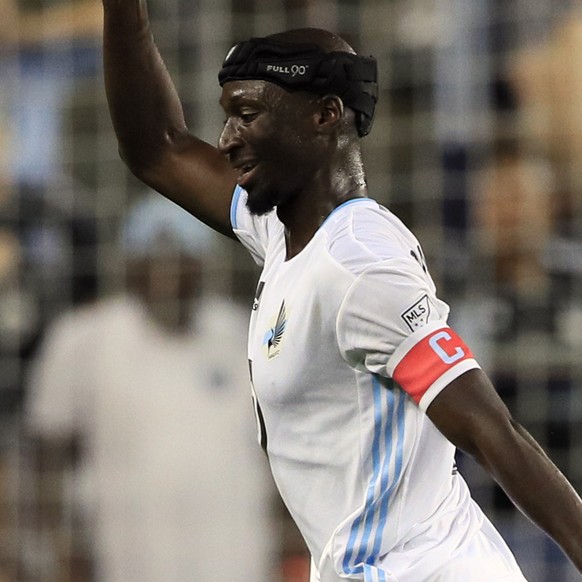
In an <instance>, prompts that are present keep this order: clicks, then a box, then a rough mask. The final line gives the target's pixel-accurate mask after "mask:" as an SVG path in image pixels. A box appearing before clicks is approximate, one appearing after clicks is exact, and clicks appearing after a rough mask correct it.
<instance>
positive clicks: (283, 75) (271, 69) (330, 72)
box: [218, 38, 378, 137]
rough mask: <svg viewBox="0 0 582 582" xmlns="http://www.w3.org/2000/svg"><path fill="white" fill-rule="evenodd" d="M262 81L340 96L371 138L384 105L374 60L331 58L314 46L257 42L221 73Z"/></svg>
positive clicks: (233, 54)
mask: <svg viewBox="0 0 582 582" xmlns="http://www.w3.org/2000/svg"><path fill="white" fill-rule="evenodd" d="M247 79H261V80H263V81H269V82H271V83H275V84H276V85H279V86H280V87H282V88H283V89H286V90H287V91H299V90H301V91H309V92H311V93H315V94H316V95H322V96H323V95H337V96H338V97H340V98H341V99H342V101H343V102H344V105H346V106H347V107H350V108H351V109H353V110H354V112H355V114H356V127H357V130H358V134H359V135H360V136H361V137H363V136H365V135H367V134H368V133H369V132H370V129H371V128H372V121H373V119H374V109H375V107H376V101H377V99H378V82H377V79H378V71H377V64H376V59H375V58H374V57H360V56H358V55H354V54H352V53H348V52H342V51H336V52H329V53H326V52H324V51H323V50H322V49H320V48H319V47H318V46H317V45H314V44H296V43H286V42H285V43H284V42H280V41H274V40H271V39H269V38H251V39H250V40H247V41H245V42H241V43H239V44H236V45H235V46H233V47H232V48H231V49H230V51H229V52H228V54H227V55H226V58H225V60H224V63H223V65H222V69H221V70H220V72H219V73H218V81H219V83H220V85H221V86H222V85H224V84H225V83H227V82H228V81H241V80H247Z"/></svg>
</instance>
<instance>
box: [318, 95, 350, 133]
mask: <svg viewBox="0 0 582 582" xmlns="http://www.w3.org/2000/svg"><path fill="white" fill-rule="evenodd" d="M343 117H344V102H343V101H342V100H341V99H340V98H339V97H338V96H337V95H326V96H324V97H321V98H320V99H319V100H318V108H317V113H316V123H317V129H318V131H320V132H328V131H330V130H334V129H336V128H337V127H339V125H340V123H341V121H342V119H343Z"/></svg>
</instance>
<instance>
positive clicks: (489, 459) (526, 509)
mask: <svg viewBox="0 0 582 582" xmlns="http://www.w3.org/2000/svg"><path fill="white" fill-rule="evenodd" d="M510 432H511V433H512V434H510V437H509V438H503V440H502V441H501V442H497V443H491V444H490V446H488V447H483V451H482V454H481V455H478V456H477V458H478V460H479V461H480V462H481V464H482V465H483V466H484V467H485V468H486V469H487V470H488V471H489V472H490V473H491V474H492V475H493V477H494V478H495V479H496V481H497V482H498V483H499V485H500V486H501V487H502V488H503V489H504V491H505V492H506V493H507V495H508V496H509V497H510V498H511V499H512V500H513V502H514V503H515V505H516V506H517V507H519V509H520V510H521V511H522V512H523V513H524V514H525V515H526V516H528V517H529V518H530V519H531V520H532V521H533V522H534V523H536V524H537V525H538V526H539V527H541V528H542V529H543V530H544V531H546V532H547V533H548V535H550V536H551V537H552V538H553V539H554V540H555V541H556V542H557V543H558V544H559V545H560V546H561V547H562V548H563V550H564V552H565V553H566V554H567V555H568V556H569V558H570V559H571V560H572V562H573V563H574V564H575V565H576V567H577V568H578V570H579V571H580V572H582V500H581V499H580V497H579V496H578V494H577V493H576V491H575V490H574V489H573V487H572V486H571V485H570V483H569V482H568V481H567V479H566V478H565V477H564V475H562V473H561V472H560V471H559V470H558V468H557V467H556V466H555V465H554V464H553V463H552V461H551V460H550V459H549V458H548V457H547V456H546V454H545V453H544V452H543V451H542V449H541V448H540V446H539V445H538V444H537V442H536V441H535V440H534V439H533V438H532V437H531V436H530V435H529V434H528V433H527V431H525V429H524V428H523V427H521V426H519V425H517V424H515V423H513V424H512V427H511V429H510Z"/></svg>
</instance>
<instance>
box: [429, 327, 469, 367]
mask: <svg viewBox="0 0 582 582" xmlns="http://www.w3.org/2000/svg"><path fill="white" fill-rule="evenodd" d="M452 339H453V338H452V337H451V335H450V334H449V333H448V332H446V331H440V332H439V333H435V335H433V336H432V337H431V338H430V340H429V342H428V343H429V345H430V347H431V348H432V349H433V350H434V352H435V353H436V355H437V356H438V357H439V358H440V359H441V360H442V361H443V362H444V363H445V364H454V363H455V362H456V361H457V360H460V359H462V358H464V357H465V351H464V350H463V348H461V347H459V346H457V347H455V349H454V351H453V352H452V353H449V352H448V351H447V350H446V348H447V347H448V346H447V343H448V342H450V341H451V340H452Z"/></svg>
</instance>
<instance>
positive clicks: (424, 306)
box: [400, 295, 430, 331]
mask: <svg viewBox="0 0 582 582" xmlns="http://www.w3.org/2000/svg"><path fill="white" fill-rule="evenodd" d="M429 316H430V303H429V302H428V295H423V296H422V297H421V298H420V299H419V300H418V301H417V302H416V303H415V304H414V305H413V306H412V307H409V308H408V309H407V310H406V311H405V312H404V313H402V314H401V316H400V317H402V319H403V320H404V323H406V325H407V326H408V327H409V329H410V331H416V330H417V329H420V328H421V327H423V326H425V325H426V324H427V323H428V318H429Z"/></svg>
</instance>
